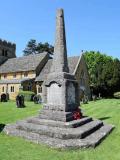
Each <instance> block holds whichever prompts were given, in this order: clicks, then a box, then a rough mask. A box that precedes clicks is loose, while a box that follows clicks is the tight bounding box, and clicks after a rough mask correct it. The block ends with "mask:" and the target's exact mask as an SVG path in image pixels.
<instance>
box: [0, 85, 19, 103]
mask: <svg viewBox="0 0 120 160" xmlns="http://www.w3.org/2000/svg"><path fill="white" fill-rule="evenodd" d="M20 86H21V84H1V85H0V96H1V94H3V93H5V94H6V92H7V90H8V94H9V99H10V100H15V99H16V96H17V95H18V93H19V88H20ZM3 87H4V92H3ZM11 87H14V92H11Z"/></svg>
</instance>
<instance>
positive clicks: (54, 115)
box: [39, 109, 73, 122]
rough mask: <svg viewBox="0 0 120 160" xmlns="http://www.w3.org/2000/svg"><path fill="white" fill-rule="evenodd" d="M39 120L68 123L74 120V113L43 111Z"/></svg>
mask: <svg viewBox="0 0 120 160" xmlns="http://www.w3.org/2000/svg"><path fill="white" fill-rule="evenodd" d="M39 118H41V119H48V120H55V121H63V122H68V121H72V120H73V114H72V112H64V111H56V110H49V109H48V110H44V109H43V110H41V111H40V115H39Z"/></svg>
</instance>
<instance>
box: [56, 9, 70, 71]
mask: <svg viewBox="0 0 120 160" xmlns="http://www.w3.org/2000/svg"><path fill="white" fill-rule="evenodd" d="M53 71H54V72H69V69H68V61H67V47H66V35H65V23H64V12H63V9H58V10H57V16H56V34H55V45H54V62H53Z"/></svg>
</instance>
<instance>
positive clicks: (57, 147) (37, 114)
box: [0, 7, 120, 160]
mask: <svg viewBox="0 0 120 160" xmlns="http://www.w3.org/2000/svg"><path fill="white" fill-rule="evenodd" d="M55 8H56V7H55ZM67 13H68V10H67ZM111 13H112V12H111ZM51 14H52V13H51ZM54 15H55V14H54ZM68 15H69V14H67V16H66V19H65V18H64V7H63V8H58V9H57V10H56V16H54V17H56V18H55V28H54V33H55V34H54V45H51V44H49V43H48V42H49V40H48V42H38V41H36V40H37V39H36V40H35V39H30V41H28V44H27V45H26V47H25V49H24V50H23V51H22V52H23V56H21V57H17V56H16V43H13V42H9V41H6V40H2V39H0V160H48V159H52V160H101V159H103V160H108V159H109V160H119V159H120V158H119V157H120V152H119V150H120V145H119V142H120V120H119V114H120V90H119V88H120V69H119V68H120V60H119V58H118V57H119V56H118V55H117V56H116V57H117V58H116V57H114V56H113V53H112V55H111V56H109V55H107V54H105V53H104V52H103V50H102V49H100V48H99V50H100V51H99V50H98V51H97V49H96V48H93V50H92V49H90V48H89V47H88V48H86V49H85V47H83V48H84V50H83V49H82V50H81V52H80V55H79V56H74V55H72V53H70V55H72V56H71V57H69V49H68V48H69V46H71V45H70V44H69V42H68V41H67V38H66V37H67V36H68V34H69V35H70V36H71V37H72V39H73V35H72V34H70V32H69V31H70V30H69V28H71V25H70V24H69V23H68V22H69V21H68V19H70V20H71V19H72V18H70V17H68ZM84 16H85V15H84ZM76 17H79V16H78V14H77V16H76ZM88 17H89V16H88ZM97 19H99V18H97ZM86 21H87V19H86ZM41 22H42V21H41ZM43 22H45V19H44V20H43ZM71 22H72V21H71ZM71 22H70V23H71ZM36 24H37V23H36ZM41 24H42V23H41ZM49 24H51V22H50V23H49ZM74 24H75V23H74ZM74 24H73V26H74ZM102 24H103V22H102ZM39 25H40V24H39ZM36 26H37V25H36ZM44 26H45V25H44ZM66 26H67V27H69V28H67V27H66ZM76 26H77V24H76ZM86 26H87V28H88V25H87V24H86ZM90 26H91V25H89V29H87V31H89V32H90V33H92V32H91V31H92V30H94V29H93V28H90ZM93 26H94V25H93ZM116 26H117V25H116ZM47 27H48V26H47ZM49 27H50V26H49ZM79 27H80V26H79ZM84 27H85V26H83V28H84ZM66 28H67V30H68V32H66ZM103 28H104V27H103ZM84 29H85V28H84ZM96 29H97V27H96ZM99 29H100V28H99ZM35 30H36V29H35ZM73 30H74V31H75V30H76V29H75V28H74V29H73ZM96 31H97V30H96ZM45 32H46V31H45ZM48 32H49V31H48ZM97 32H99V31H97ZM28 33H29V32H28ZM41 33H42V32H41ZM66 33H68V34H66ZM76 33H77V32H76ZM85 33H86V35H87V32H86V31H85V32H84V34H85ZM101 33H104V32H103V31H102V32H101ZM47 34H48V33H47ZM21 35H22V34H21ZM37 35H38V33H37ZM78 35H79V34H78ZM80 35H81V34H80ZM91 35H92V38H93V37H94V36H93V34H91ZM96 35H97V36H98V34H96ZM105 37H107V36H104V38H105ZM111 37H112V35H111ZM69 38H70V37H69ZM87 38H88V36H87ZM93 39H94V38H93ZM97 39H98V38H97ZM102 39H103V38H102ZM108 39H110V38H108ZM77 41H78V40H77V39H76V42H77ZM76 42H75V43H76ZM90 42H92V41H91V40H90ZM96 42H97V41H96ZM85 43H86V42H85ZM86 44H87V43H86ZM88 44H90V43H89V42H88ZM93 44H95V43H93ZM100 44H101V43H100ZM103 44H104V43H103ZM105 44H109V45H108V47H110V43H109V42H108V41H106V43H105ZM72 45H73V46H74V44H72ZM78 45H79V44H78ZM83 46H84V45H83ZM96 47H97V45H96ZM75 48H76V47H75V46H74V49H75ZM113 48H114V47H113ZM104 49H105V48H104ZM95 50H96V51H95ZM71 51H72V50H71ZM17 52H18V51H17ZM116 53H117V52H116Z"/></svg>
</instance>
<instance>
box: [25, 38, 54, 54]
mask: <svg viewBox="0 0 120 160" xmlns="http://www.w3.org/2000/svg"><path fill="white" fill-rule="evenodd" d="M42 52H48V53H49V54H53V52H54V47H53V46H52V45H50V44H49V43H48V42H45V43H41V42H40V43H37V42H36V40H35V39H31V40H30V41H28V43H27V46H26V48H25V49H24V50H23V55H24V56H28V55H30V54H39V53H42Z"/></svg>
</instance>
